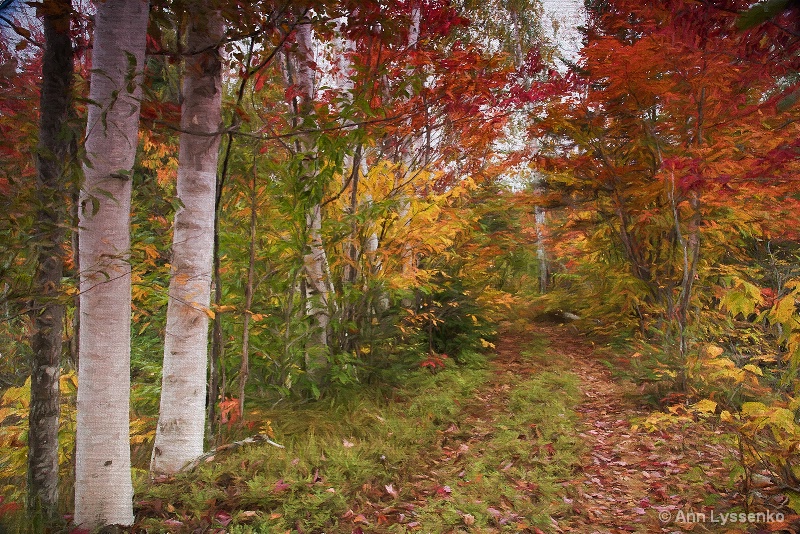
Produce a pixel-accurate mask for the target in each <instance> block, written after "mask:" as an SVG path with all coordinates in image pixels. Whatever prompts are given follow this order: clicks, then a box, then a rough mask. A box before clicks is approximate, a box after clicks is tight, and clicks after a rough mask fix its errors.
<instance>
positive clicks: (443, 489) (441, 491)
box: [436, 486, 453, 497]
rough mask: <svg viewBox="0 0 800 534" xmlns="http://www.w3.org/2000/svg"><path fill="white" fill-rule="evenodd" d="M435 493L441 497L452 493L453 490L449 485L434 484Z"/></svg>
mask: <svg viewBox="0 0 800 534" xmlns="http://www.w3.org/2000/svg"><path fill="white" fill-rule="evenodd" d="M436 493H437V494H438V495H440V496H442V497H445V496H447V495H450V494H451V493H453V490H452V489H451V488H450V486H436Z"/></svg>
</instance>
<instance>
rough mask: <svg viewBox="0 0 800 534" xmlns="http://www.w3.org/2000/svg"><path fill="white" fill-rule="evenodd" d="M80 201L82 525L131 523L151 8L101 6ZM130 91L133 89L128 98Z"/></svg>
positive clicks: (78, 468)
mask: <svg viewBox="0 0 800 534" xmlns="http://www.w3.org/2000/svg"><path fill="white" fill-rule="evenodd" d="M96 8H97V13H96V15H95V33H94V48H93V52H92V69H93V71H92V77H91V82H90V90H89V99H90V101H91V102H92V104H91V105H90V106H89V114H88V115H89V116H88V124H87V133H86V157H87V159H88V164H87V165H86V166H85V167H84V173H85V182H84V186H83V190H82V191H81V197H80V210H79V211H80V214H79V216H80V221H79V222H80V227H79V233H80V238H79V241H80V257H81V266H82V270H81V273H80V328H81V334H80V345H79V354H80V358H79V365H78V380H79V388H78V400H77V410H78V413H77V435H76V438H75V449H76V451H75V454H76V459H75V523H76V524H77V525H79V526H81V527H82V528H89V529H93V528H96V527H100V526H103V525H130V524H131V523H133V487H132V483H131V463H130V438H129V428H130V427H129V425H130V420H129V418H130V416H129V404H130V321H131V276H130V273H131V268H130V263H129V261H128V260H129V248H130V200H131V170H132V168H133V163H134V158H135V155H136V147H137V144H138V140H137V137H138V135H137V134H138V129H139V103H140V95H141V85H140V82H141V76H140V75H141V72H142V69H143V67H144V55H145V36H146V32H147V20H148V3H147V2H146V1H144V0H126V1H123V0H107V1H105V2H96ZM129 90H131V92H129Z"/></svg>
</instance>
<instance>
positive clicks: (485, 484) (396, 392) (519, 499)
mask: <svg viewBox="0 0 800 534" xmlns="http://www.w3.org/2000/svg"><path fill="white" fill-rule="evenodd" d="M532 347H533V348H532V349H531V351H529V353H528V354H527V355H526V356H525V358H527V359H528V360H529V361H532V362H533V360H536V361H538V363H536V362H533V365H534V366H535V367H539V366H541V367H542V369H541V372H536V374H534V375H531V376H517V375H514V374H505V376H503V377H500V378H494V381H497V380H501V381H502V382H503V384H504V385H502V386H501V387H500V389H499V390H497V387H498V385H497V384H496V383H493V379H492V376H493V375H492V374H491V373H492V371H490V370H488V369H486V368H485V367H486V363H485V362H483V361H477V360H476V362H474V363H475V364H476V365H475V366H472V367H460V368H456V367H447V368H445V369H444V370H441V371H439V372H437V373H431V372H430V371H428V370H425V369H422V370H420V371H418V372H415V373H413V374H411V375H409V376H408V377H406V379H405V380H403V382H402V385H396V386H394V387H389V386H386V387H384V388H382V389H375V388H374V387H372V388H363V389H361V388H355V387H352V388H349V389H346V390H341V391H340V392H339V393H338V394H336V395H332V396H330V397H328V398H325V399H323V400H321V401H319V402H316V403H310V404H305V405H301V406H293V407H291V408H289V407H287V408H282V409H272V410H268V409H261V410H259V412H260V415H261V417H264V418H265V419H266V420H268V421H269V423H268V424H267V425H266V426H267V427H269V428H270V430H271V435H272V439H273V440H274V441H275V442H277V443H279V444H281V445H283V446H284V447H285V448H278V447H276V446H273V445H269V444H252V445H245V446H243V447H241V448H240V449H237V450H235V451H233V452H221V453H219V454H217V456H216V457H214V458H213V459H211V460H210V461H208V462H206V463H203V464H201V465H200V466H199V467H197V468H195V469H194V470H193V471H191V472H188V473H183V474H180V475H178V476H175V477H173V478H170V479H168V480H159V481H156V482H153V481H150V480H149V479H147V478H146V477H144V476H142V477H141V478H140V479H139V480H137V483H136V486H137V491H136V495H137V503H136V508H137V523H136V528H137V529H138V530H139V531H147V532H156V531H158V532H192V531H197V530H198V529H200V530H201V531H215V530H217V531H225V532H230V533H231V534H239V533H241V534H245V533H272V532H326V533H336V532H342V533H343V532H347V533H350V532H353V531H354V530H355V531H358V528H361V529H362V531H363V532H406V531H417V532H444V531H449V532H460V531H462V530H461V529H463V531H464V532H466V531H470V532H482V531H489V530H491V531H493V532H496V531H498V530H499V531H519V530H520V529H521V528H522V529H524V528H526V526H527V525H538V526H542V527H545V526H547V525H549V523H550V521H551V519H550V518H551V517H555V516H557V515H559V514H562V513H564V512H565V510H564V506H565V505H564V501H563V496H564V493H565V490H564V488H563V487H562V485H561V484H562V483H563V482H565V481H568V480H570V479H571V478H572V476H573V472H572V471H573V468H574V462H575V461H576V459H577V458H578V457H579V456H580V446H581V445H580V440H579V438H578V437H577V436H576V433H575V431H574V427H575V418H576V416H575V413H574V411H573V408H574V406H575V405H576V404H577V403H578V402H579V392H578V386H577V384H578V379H577V378H576V377H575V376H574V375H572V374H571V373H568V372H565V370H563V369H559V368H557V367H555V368H554V367H553V365H554V364H553V362H550V361H548V360H550V359H549V358H548V357H547V356H545V352H544V347H543V345H542V344H541V343H539V344H538V345H535V346H532ZM545 367H548V368H545ZM491 388H495V389H494V390H492V391H495V390H497V391H500V392H501V393H499V395H500V396H501V397H502V398H497V399H495V400H496V402H494V408H493V410H494V411H491V410H490V411H491V413H488V412H487V413H486V414H484V415H485V416H486V417H478V418H477V419H476V417H475V416H474V414H475V413H480V411H481V405H480V402H481V401H480V400H479V399H481V398H483V396H484V395H489V396H491V395H493V393H491V391H490V389H491ZM487 409H488V408H487ZM369 510H372V511H375V510H383V512H380V511H378V512H375V513H373V514H372V515H370V512H369ZM362 512H363V514H362ZM384 513H385V514H386V515H389V516H390V517H389V518H388V519H387V517H386V516H385V515H383V514H384ZM391 514H394V515H391Z"/></svg>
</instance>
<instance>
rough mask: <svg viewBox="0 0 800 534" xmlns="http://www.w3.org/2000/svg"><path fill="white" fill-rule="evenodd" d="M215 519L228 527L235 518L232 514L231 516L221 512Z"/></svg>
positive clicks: (215, 515)
mask: <svg viewBox="0 0 800 534" xmlns="http://www.w3.org/2000/svg"><path fill="white" fill-rule="evenodd" d="M214 519H215V520H216V521H217V522H218V523H219V524H220V525H222V526H223V527H227V526H228V524H229V523H230V522H231V519H233V518H232V517H231V514H229V513H228V512H226V511H224V510H220V511H219V512H217V513H216V514H214Z"/></svg>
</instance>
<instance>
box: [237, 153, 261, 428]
mask: <svg viewBox="0 0 800 534" xmlns="http://www.w3.org/2000/svg"><path fill="white" fill-rule="evenodd" d="M256 169H257V167H256V162H255V160H254V161H253V181H252V183H251V189H250V257H249V261H248V263H247V285H246V286H245V288H244V321H243V322H244V324H243V332H242V363H241V366H240V367H239V414H240V416H241V418H240V419H239V420H240V421H241V423H242V424H244V388H245V386H246V385H247V378H248V377H249V376H250V316H251V315H252V313H253V312H252V309H251V308H252V307H253V290H254V285H255V280H256V230H257V223H258V188H257V186H258V172H257V170H256Z"/></svg>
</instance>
